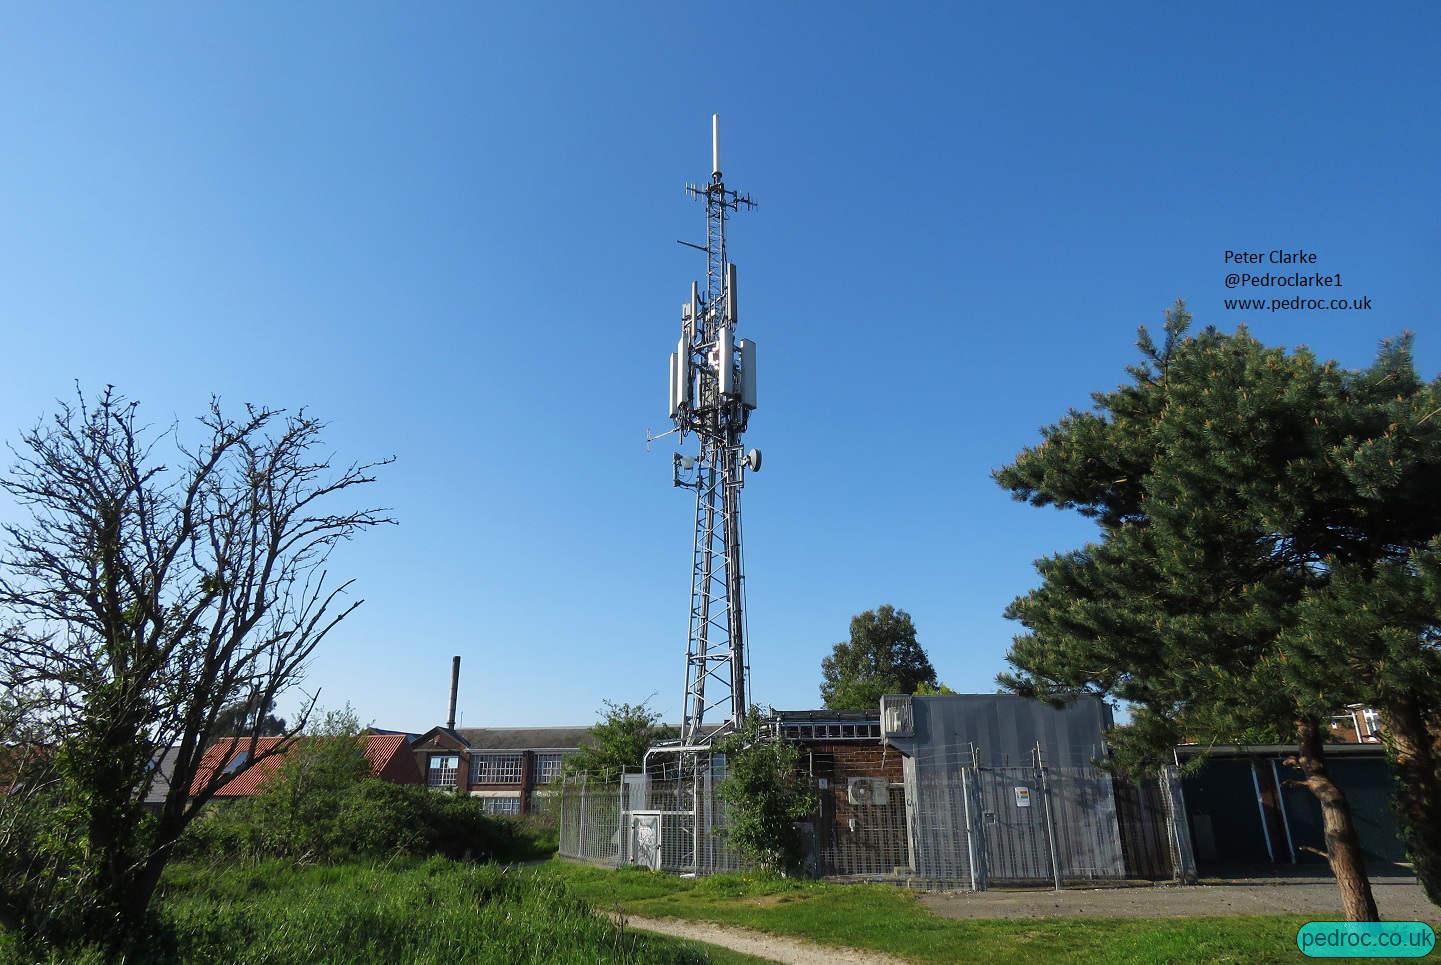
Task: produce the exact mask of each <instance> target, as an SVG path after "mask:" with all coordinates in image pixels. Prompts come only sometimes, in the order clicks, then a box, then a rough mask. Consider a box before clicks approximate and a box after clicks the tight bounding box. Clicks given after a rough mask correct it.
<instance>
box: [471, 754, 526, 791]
mask: <svg viewBox="0 0 1441 965" xmlns="http://www.w3.org/2000/svg"><path fill="white" fill-rule="evenodd" d="M470 761H471V775H470V783H472V784H519V783H520V755H519V754H476V755H475V756H474V757H472V758H471V759H470Z"/></svg>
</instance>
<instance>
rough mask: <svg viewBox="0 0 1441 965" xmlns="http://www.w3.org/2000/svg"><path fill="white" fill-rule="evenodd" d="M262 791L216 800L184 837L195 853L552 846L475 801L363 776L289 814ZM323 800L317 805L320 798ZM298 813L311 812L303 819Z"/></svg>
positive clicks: (188, 851)
mask: <svg viewBox="0 0 1441 965" xmlns="http://www.w3.org/2000/svg"><path fill="white" fill-rule="evenodd" d="M267 797H268V794H262V795H259V796H257V797H256V798H254V799H251V800H239V801H234V802H227V803H222V804H219V805H216V806H214V807H212V808H210V809H209V810H208V811H207V813H206V814H204V815H203V816H202V817H201V818H200V819H198V820H196V821H194V822H193V823H192V824H191V825H190V828H189V829H188V830H187V831H186V835H185V837H184V838H183V839H182V841H181V853H182V854H184V855H186V856H188V857H192V858H215V859H232V858H233V859H240V860H247V861H262V860H267V859H270V858H287V859H291V860H294V861H299V862H305V863H336V862H344V861H352V860H356V859H361V858H386V857H395V856H409V857H428V856H431V855H441V856H444V857H447V858H456V859H461V858H464V859H471V860H476V861H487V860H498V861H524V860H531V859H534V858H541V857H546V856H547V855H549V854H551V853H553V851H554V837H553V835H554V831H553V829H551V828H550V827H549V826H548V825H547V824H546V823H544V822H538V821H524V820H515V819H507V818H499V817H495V816H492V815H488V814H486V813H485V811H484V810H483V808H482V806H481V804H480V802H479V801H478V800H476V799H474V798H469V797H461V796H457V795H453V794H438V793H436V792H434V791H431V790H428V789H427V788H424V787H420V786H417V785H413V784H391V783H390V782H388V781H382V780H380V779H378V778H373V777H368V778H365V779H364V780H359V781H356V782H354V783H353V784H351V785H350V786H348V787H345V788H343V789H341V790H339V791H337V792H335V793H329V792H327V793H326V795H325V796H324V797H323V798H317V799H314V800H306V801H303V802H302V803H301V804H300V805H299V807H298V808H296V809H295V810H294V811H292V810H289V809H287V808H281V807H276V806H275V804H274V801H273V800H267ZM322 800H323V802H324V807H321V806H320V805H319V804H318V803H317V802H318V801H322ZM295 814H304V815H307V816H308V820H307V821H306V822H305V823H300V822H298V821H296V820H294V819H293V815H295Z"/></svg>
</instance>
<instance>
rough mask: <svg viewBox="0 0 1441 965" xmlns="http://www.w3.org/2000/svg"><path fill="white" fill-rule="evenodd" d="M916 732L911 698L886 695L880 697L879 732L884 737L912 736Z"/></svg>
mask: <svg viewBox="0 0 1441 965" xmlns="http://www.w3.org/2000/svg"><path fill="white" fill-rule="evenodd" d="M915 732H916V724H915V717H914V715H913V713H912V710H911V698H910V697H906V696H902V695H887V696H885V697H882V698H881V733H883V734H884V735H885V736H886V737H912V736H914V735H915Z"/></svg>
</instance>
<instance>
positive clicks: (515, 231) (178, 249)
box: [0, 2, 1441, 729]
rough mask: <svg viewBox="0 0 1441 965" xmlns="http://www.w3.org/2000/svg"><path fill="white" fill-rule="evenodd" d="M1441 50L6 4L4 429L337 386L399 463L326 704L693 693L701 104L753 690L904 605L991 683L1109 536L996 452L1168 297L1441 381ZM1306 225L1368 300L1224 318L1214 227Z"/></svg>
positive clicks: (299, 400) (766, 691) (1141, 27)
mask: <svg viewBox="0 0 1441 965" xmlns="http://www.w3.org/2000/svg"><path fill="white" fill-rule="evenodd" d="M1438 55H1441V5H1437V4H1435V3H1384V4H1356V3H1305V4H1284V3H1278V4H1260V3H1247V4H1217V3H1207V4H1157V3H1136V4H1124V5H1122V4H1104V5H1077V4H1055V5H1043V6H1026V5H1020V4H985V5H981V4H970V5H961V4H928V5H924V6H922V5H906V4H868V5H864V6H862V5H856V4H820V3H809V4H801V3H774V2H767V3H727V4H714V3H712V4H704V5H702V4H664V5H663V4H659V3H605V4H601V3H574V4H562V3H534V4H509V5H505V6H501V5H481V4H439V3H436V4H421V5H401V4H385V5H380V4H376V5H370V4H361V3H333V4H321V3H307V4H298V5H297V4H279V3H259V4H238V3H237V4H229V5H224V6H222V5H217V4H200V5H197V4H179V3H172V4H140V5H136V6H113V5H112V6H110V7H108V8H107V7H102V6H101V5H98V4H96V5H82V4H63V5H62V4H29V5H19V4H11V5H8V6H7V7H6V8H5V10H4V12H3V13H0V325H3V333H4V336H3V342H0V352H3V357H4V368H3V378H0V416H3V418H0V435H3V437H4V438H5V439H6V440H13V439H14V438H15V435H16V433H17V432H18V430H19V429H20V428H21V427H22V426H25V425H28V424H30V423H32V422H33V421H34V420H35V419H36V418H38V417H39V416H40V415H41V414H42V413H44V412H46V411H47V410H49V409H50V408H51V407H52V404H53V400H54V399H55V398H57V397H58V396H61V395H64V394H66V393H67V392H68V391H69V389H70V386H71V385H72V382H73V381H74V380H77V379H78V380H79V381H80V382H81V383H82V384H83V385H84V386H87V387H90V388H92V389H94V388H98V387H100V386H102V385H103V384H105V383H107V382H109V383H114V384H115V385H117V386H118V387H120V388H121V389H123V390H124V391H125V392H126V393H128V394H129V395H130V396H131V397H133V398H136V399H139V400H141V402H142V403H143V405H144V407H145V411H146V412H147V413H148V414H149V416H150V417H151V418H152V419H153V420H154V421H157V422H160V423H165V422H168V421H169V420H171V419H174V418H188V417H190V416H192V415H194V414H196V413H198V412H199V411H200V410H201V408H202V407H203V406H204V404H205V402H206V400H207V398H208V397H209V395H210V394H211V393H218V394H220V395H221V396H222V397H223V398H224V399H225V400H228V401H229V402H232V403H235V404H239V403H241V402H243V401H247V400H250V401H257V402H264V403H268V404H271V405H277V406H289V407H296V406H301V405H304V406H308V407H310V408H311V409H312V410H313V411H314V412H316V413H318V414H321V415H323V416H325V417H327V418H328V419H329V420H330V421H331V423H332V429H331V431H330V434H329V438H330V440H331V441H332V442H333V443H334V445H335V447H336V449H337V451H338V452H339V454H340V455H341V456H343V457H346V458H363V457H373V456H382V455H390V454H394V455H395V456H396V457H397V462H396V463H395V465H394V466H393V467H391V468H390V469H389V470H388V471H386V472H385V473H384V476H383V480H382V482H381V483H380V485H379V487H377V491H376V492H375V495H376V496H377V497H378V499H379V501H381V502H383V503H384V504H386V505H389V506H392V507H394V511H395V514H396V515H397V517H398V518H399V520H400V525H399V526H398V527H395V528H392V529H388V530H386V531H383V532H376V533H371V534H368V535H366V536H364V537H363V538H362V539H361V540H360V541H358V542H357V543H355V544H353V545H352V546H350V547H348V548H346V549H345V550H344V551H343V552H342V553H340V554H338V556H337V560H336V564H335V567H334V568H335V569H336V570H338V571H341V572H344V573H347V574H350V575H354V576H355V577H357V579H358V586H359V592H360V594H361V595H362V596H363V597H364V598H365V600H366V603H365V605H364V606H363V607H362V608H361V609H360V610H359V611H358V612H357V613H356V615H355V616H354V617H353V618H352V619H351V620H350V621H349V623H348V624H347V625H345V626H344V627H343V628H342V629H341V630H340V631H338V632H337V633H336V634H335V636H334V637H333V638H332V639H331V640H330V641H329V642H328V643H327V645H326V646H325V647H324V648H323V652H322V653H320V654H319V655H318V657H317V658H316V660H315V662H314V665H313V667H312V669H311V675H310V681H309V682H310V685H311V686H318V687H320V688H322V690H323V693H322V697H321V700H322V702H323V703H325V704H328V705H332V706H333V705H336V704H340V703H343V702H345V701H346V700H349V701H350V702H351V703H353V704H354V705H355V707H356V708H357V710H358V711H359V712H360V714H361V716H362V717H363V718H365V719H368V720H373V721H374V722H376V723H377V724H380V725H382V726H390V727H399V728H413V729H423V728H426V727H429V726H431V725H433V724H435V723H438V722H441V721H442V720H443V718H444V716H445V703H446V691H447V686H448V682H449V663H450V660H449V658H450V656H451V655H452V654H461V655H462V656H463V657H464V667H463V676H462V684H461V700H460V706H461V710H462V713H463V715H464V723H465V724H466V725H470V726H478V725H522V724H547V723H550V724H579V723H588V722H590V721H592V720H593V719H594V717H595V712H596V710H597V708H598V707H599V706H600V703H601V701H602V699H604V698H612V699H615V700H627V701H638V700H642V699H645V698H647V697H648V696H650V695H652V694H654V695H655V696H654V697H653V699H652V703H653V705H654V706H655V707H657V708H658V709H660V710H661V711H663V712H664V713H665V715H666V716H667V717H668V718H671V719H674V718H675V717H676V716H677V713H678V705H679V700H680V690H681V685H682V669H683V654H684V647H685V631H686V602H687V594H688V592H689V563H690V559H689V557H690V539H691V536H690V527H691V514H692V510H693V504H692V502H691V499H690V494H689V493H688V492H685V491H679V490H674V489H672V488H671V482H670V456H669V452H670V450H669V449H668V448H667V447H666V446H665V445H664V444H661V445H657V446H656V448H655V451H653V452H647V451H646V448H645V444H644V441H645V431H646V429H647V428H648V427H650V428H654V429H655V430H657V431H660V430H662V429H664V428H665V427H666V420H665V413H664V411H663V406H664V401H663V399H664V394H665V385H666V374H665V358H666V353H667V352H668V351H669V348H670V347H671V346H673V345H674V343H675V339H676V337H677V333H678V329H677V325H678V318H677V312H678V307H679V304H680V302H681V301H682V299H683V298H684V297H685V293H686V291H687V289H688V285H689V281H690V279H691V278H693V277H696V276H697V274H698V273H700V272H701V271H702V259H701V256H700V255H698V254H697V253H696V252H694V251H691V250H689V249H686V248H683V247H681V246H679V245H677V244H676V243H675V241H676V239H686V240H703V212H702V209H701V208H700V206H699V205H698V204H697V203H696V202H693V201H690V200H688V199H687V198H686V197H685V196H684V194H683V192H682V187H683V185H684V184H685V183H686V182H687V181H700V180H703V179H704V178H705V177H706V176H707V174H708V167H709V150H710V145H709V125H710V115H711V113H712V112H713V111H714V112H719V113H720V115H721V125H722V166H723V168H724V170H725V172H726V175H727V180H728V181H729V182H730V183H731V185H732V186H735V187H738V188H741V189H744V190H747V191H750V192H751V193H752V194H753V195H754V196H755V197H756V198H757V200H758V201H759V202H760V208H759V209H758V210H757V211H755V212H753V213H751V214H746V215H742V216H741V217H740V218H738V219H737V220H736V221H735V222H733V231H732V233H731V242H732V248H731V253H732V257H733V259H734V260H735V261H736V262H737V264H738V265H739V266H740V271H741V287H742V296H741V297H742V299H743V302H742V304H743V306H744V308H743V311H744V315H743V319H742V326H741V327H742V333H743V334H744V335H746V336H749V337H751V338H753V339H755V340H756V341H757V343H758V345H759V350H760V364H759V367H758V368H759V371H760V402H761V406H760V409H759V410H758V411H757V413H756V415H755V418H754V419H753V420H752V423H751V430H750V432H749V433H748V436H747V439H748V442H749V444H751V445H756V446H759V447H760V448H761V449H763V451H764V452H765V454H766V459H765V469H764V471H763V472H762V473H760V474H759V475H756V476H753V477H751V478H750V481H749V483H748V485H747V487H746V490H745V513H746V539H747V544H746V561H747V566H748V581H749V590H750V593H749V602H750V608H751V612H750V627H751V637H752V640H751V643H752V658H751V659H752V666H753V675H754V695H755V696H756V698H757V699H759V700H761V701H763V702H767V703H771V704H774V705H776V706H782V707H807V706H814V705H816V703H817V702H818V695H817V685H818V682H819V663H820V660H821V657H822V656H824V655H825V654H826V653H827V652H828V651H829V648H830V646H831V645H832V644H833V643H834V642H836V641H837V640H840V639H842V638H843V637H844V636H845V634H846V629H847V623H848V620H849V618H850V616H851V615H852V614H854V613H856V612H859V611H860V610H863V609H867V608H871V607H874V606H877V605H879V604H881V603H886V602H890V603H894V604H895V605H897V606H899V607H902V608H904V609H907V610H909V611H910V612H911V613H912V614H913V616H914V618H915V620H916V624H917V626H918V627H919V630H920V637H921V642H922V643H923V644H924V645H925V646H926V648H927V649H928V650H929V651H930V654H931V657H932V659H933V661H934V663H935V665H936V668H937V670H938V671H939V673H940V676H941V678H942V679H943V680H944V681H945V682H946V683H948V684H949V685H950V686H951V687H953V688H955V689H957V690H961V691H968V690H979V691H989V690H992V689H994V681H993V678H994V676H995V674H996V673H997V671H999V670H1001V669H1002V667H1003V663H1004V653H1005V650H1006V647H1007V645H1008V642H1009V640H1010V637H1011V635H1012V634H1013V633H1014V632H1015V627H1014V626H1013V625H1011V624H1009V623H1008V622H1007V621H1006V620H1005V619H1004V618H1003V617H1002V610H1003V609H1004V607H1005V606H1006V604H1007V603H1008V602H1009V601H1010V600H1011V599H1012V598H1013V597H1014V596H1016V595H1018V594H1020V593H1023V592H1024V591H1025V590H1026V589H1028V588H1029V587H1030V586H1031V585H1033V583H1034V581H1035V575H1034V571H1033V569H1032V566H1031V563H1032V560H1033V559H1035V558H1036V557H1038V556H1042V555H1044V554H1047V553H1050V552H1054V551H1057V550H1062V549H1065V548H1069V547H1071V546H1074V545H1077V544H1078V543H1080V542H1082V541H1084V540H1085V539H1086V538H1087V536H1088V534H1089V529H1088V526H1087V524H1085V523H1083V522H1082V521H1080V520H1078V519H1075V518H1072V517H1070V516H1068V515H1066V514H1063V513H1058V512H1055V511H1049V510H1038V509H1032V508H1028V507H1026V506H1024V505H1021V504H1018V503H1013V502H1011V501H1010V499H1009V497H1008V496H1007V495H1006V494H1005V493H1003V492H1002V491H1001V490H1000V489H999V488H998V487H997V486H996V485H995V484H994V483H993V482H992V481H991V479H990V472H991V470H992V469H994V468H996V467H998V466H1000V465H1001V464H1003V463H1005V462H1006V461H1007V460H1008V459H1009V458H1010V457H1012V456H1013V455H1014V454H1015V453H1016V451H1017V450H1019V449H1020V448H1021V447H1022V446H1025V445H1027V444H1029V443H1031V442H1033V441H1034V440H1035V439H1036V438H1037V433H1038V429H1039V427H1040V426H1041V425H1043V424H1045V423H1048V422H1051V421H1054V420H1055V419H1057V418H1058V417H1060V416H1061V415H1062V414H1063V413H1064V412H1065V410H1066V409H1067V407H1068V406H1084V405H1086V404H1088V393H1089V392H1091V391H1093V390H1096V389H1100V388H1106V387H1110V386H1113V385H1114V384H1116V383H1117V382H1118V381H1120V380H1121V379H1122V378H1123V371H1122V370H1123V367H1124V366H1125V365H1126V364H1127V363H1129V362H1131V361H1132V360H1133V359H1134V358H1135V351H1134V347H1133V345H1134V340H1135V331H1136V327H1137V325H1139V324H1151V325H1155V324H1157V323H1158V322H1159V321H1160V318H1161V313H1162V311H1163V309H1165V308H1166V306H1167V305H1169V304H1170V303H1171V302H1173V301H1174V300H1175V299H1176V298H1177V297H1184V298H1186V299H1187V300H1188V302H1189V304H1190V305H1191V307H1192V310H1193V311H1194V313H1195V315H1196V318H1197V321H1198V323H1201V324H1207V323H1214V324H1216V325H1219V326H1221V327H1223V328H1226V329H1230V328H1232V327H1234V326H1235V325H1236V324H1237V323H1239V322H1242V321H1245V322H1246V323H1247V324H1249V325H1251V326H1252V328H1253V329H1254V331H1255V332H1256V333H1257V334H1258V335H1259V336H1260V337H1261V338H1263V339H1264V340H1266V341H1268V342H1272V343H1283V344H1286V345H1295V344H1298V343H1305V344H1308V345H1310V346H1311V347H1313V348H1314V349H1315V350H1316V351H1317V352H1319V353H1320V354H1322V355H1323V356H1326V357H1334V358H1337V359H1339V360H1340V361H1341V362H1342V363H1344V364H1347V365H1361V364H1364V363H1365V362H1367V361H1368V359H1369V358H1370V357H1371V355H1372V353H1373V351H1374V348H1375V346H1376V344H1377V342H1378V340H1379V339H1381V338H1382V337H1384V336H1387V335H1391V334H1395V333H1398V332H1400V331H1402V330H1405V329H1410V330H1413V331H1415V332H1416V333H1417V336H1418V357H1419V360H1420V362H1421V365H1422V368H1423V370H1424V371H1425V373H1426V374H1428V375H1432V374H1434V373H1435V372H1436V371H1437V369H1438V368H1441V324H1438V307H1437V306H1438V299H1437V294H1436V287H1437V279H1438V277H1441V270H1438V268H1441V203H1438V202H1441V189H1438V174H1441V172H1438V168H1437V163H1436V159H1437V158H1438V157H1441V135H1438V125H1437V122H1436V120H1437V106H1438V104H1441V70H1438V62H1441V56H1438ZM1277 247H1280V248H1286V249H1296V248H1302V249H1306V250H1308V251H1313V252H1316V253H1317V255H1318V261H1317V264H1316V265H1315V266H1314V268H1313V269H1312V270H1319V271H1323V272H1340V273H1341V274H1342V276H1343V284H1344V286H1345V293H1346V294H1347V295H1355V296H1358V297H1360V296H1370V297H1371V299H1372V301H1373V306H1374V307H1373V308H1372V310H1370V311H1347V312H1332V313H1322V312H1306V311H1290V312H1279V313H1267V312H1243V311H1226V310H1225V309H1224V307H1223V304H1222V299H1223V298H1225V297H1228V296H1232V295H1236V294H1254V293H1238V292H1228V291H1227V290H1226V288H1225V287H1224V284H1223V279H1224V277H1225V275H1226V273H1227V272H1228V271H1231V270H1233V268H1232V266H1227V265H1225V264H1224V263H1223V254H1224V252H1225V251H1226V250H1227V249H1231V250H1255V251H1262V252H1266V251H1269V250H1270V249H1272V248H1277ZM1288 270H1289V269H1288ZM1264 294H1268V295H1270V294H1276V293H1275V292H1269V293H1264ZM13 511H14V510H13V507H7V506H0V513H12V512H13Z"/></svg>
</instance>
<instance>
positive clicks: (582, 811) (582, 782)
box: [580, 777, 587, 858]
mask: <svg viewBox="0 0 1441 965" xmlns="http://www.w3.org/2000/svg"><path fill="white" fill-rule="evenodd" d="M586 781H587V778H584V777H582V778H581V779H580V856H581V857H582V858H584V857H585V856H586V847H585V785H586Z"/></svg>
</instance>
